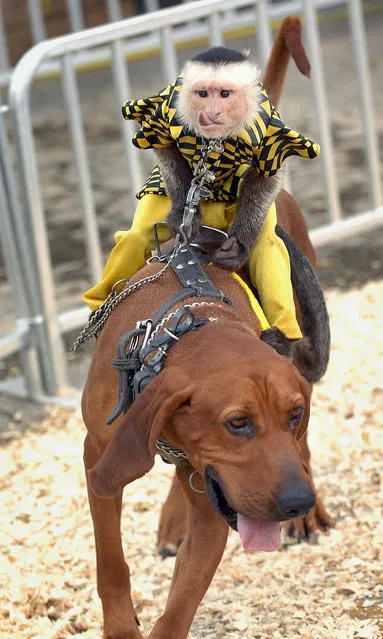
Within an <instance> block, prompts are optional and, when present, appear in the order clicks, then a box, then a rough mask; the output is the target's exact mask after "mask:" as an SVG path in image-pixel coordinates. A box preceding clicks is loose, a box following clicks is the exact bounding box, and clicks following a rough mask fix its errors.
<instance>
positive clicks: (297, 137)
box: [122, 77, 319, 202]
mask: <svg viewBox="0 0 383 639" xmlns="http://www.w3.org/2000/svg"><path fill="white" fill-rule="evenodd" d="M181 86H182V77H179V78H177V80H176V82H175V83H174V84H170V85H169V86H168V87H166V89H164V90H163V91H160V92H159V93H157V94H156V95H154V96H153V97H149V98H143V99H140V100H131V101H128V102H125V104H124V105H123V107H122V114H123V116H124V118H125V119H126V120H136V121H137V122H138V123H139V124H140V127H141V128H140V130H139V131H138V132H137V133H136V135H135V136H134V137H133V144H134V145H135V146H136V147H138V148H139V149H158V148H163V147H167V146H170V145H172V144H177V146H178V148H179V150H180V152H181V154H182V155H183V157H184V158H185V159H186V160H187V162H188V164H189V165H190V167H191V169H192V170H194V168H195V167H196V165H197V163H198V161H199V160H200V157H201V147H202V144H203V139H202V138H201V137H197V136H195V135H192V134H190V131H188V128H187V126H185V125H183V124H182V122H180V121H179V120H178V118H177V95H178V92H179V90H180V88H181ZM260 87H261V101H260V107H259V113H258V116H257V118H256V120H254V122H253V124H252V125H251V127H249V128H246V129H243V131H242V132H241V133H240V135H238V137H235V138H234V137H232V138H227V139H226V140H224V141H223V144H224V151H223V153H217V152H211V153H209V157H208V161H207V167H208V169H209V170H211V171H213V173H214V174H215V179H214V181H213V182H212V183H211V184H209V189H210V190H211V194H210V196H209V199H210V200H213V201H215V202H234V201H235V200H236V199H237V198H238V193H239V189H240V186H241V178H242V176H243V174H244V173H245V171H246V170H247V169H248V168H249V166H250V165H254V166H255V168H256V170H257V171H258V172H259V173H260V174H261V175H264V176H271V175H274V174H275V173H276V172H277V171H278V169H279V168H280V166H281V164H282V162H283V160H284V159H285V158H287V157H289V156H290V155H300V156H301V157H303V158H315V157H316V156H318V155H319V145H318V144H316V143H315V142H312V141H311V140H309V139H307V138H305V137H304V136H303V135H301V134H300V133H298V132H297V131H294V130H293V129H290V128H289V127H287V126H285V124H284V123H283V122H282V121H281V119H280V117H279V113H278V111H277V109H276V108H275V107H274V106H273V105H272V103H271V102H270V98H269V96H268V92H267V89H265V88H264V87H263V85H260ZM147 193H156V194H158V195H165V194H166V189H165V183H164V181H163V179H162V177H161V173H160V170H159V168H158V166H156V167H155V168H154V169H153V171H152V173H151V174H150V176H149V178H148V180H147V181H146V182H145V184H144V186H143V187H142V189H141V190H140V191H139V193H138V194H137V197H138V198H142V197H143V196H144V195H145V194H147Z"/></svg>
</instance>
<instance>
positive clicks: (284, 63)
mask: <svg viewBox="0 0 383 639" xmlns="http://www.w3.org/2000/svg"><path fill="white" fill-rule="evenodd" d="M290 57H292V58H293V60H294V61H295V64H296V65H297V67H298V69H299V71H300V72H301V73H302V74H303V75H305V76H306V77H307V78H309V77H310V62H309V61H308V59H307V56H306V51H305V48H304V46H303V43H302V39H301V21H300V19H299V18H296V17H294V16H289V17H288V18H285V19H284V20H283V22H282V24H281V26H280V28H279V31H278V33H277V35H276V38H275V40H274V44H273V48H272V50H271V53H270V57H269V61H268V63H267V66H266V69H265V72H264V74H263V80H262V82H263V84H264V85H265V87H266V89H268V91H269V94H270V100H271V102H272V103H273V104H274V106H276V107H278V104H279V101H280V98H281V93H282V89H283V85H284V82H285V77H286V73H287V67H288V66H289V60H290Z"/></svg>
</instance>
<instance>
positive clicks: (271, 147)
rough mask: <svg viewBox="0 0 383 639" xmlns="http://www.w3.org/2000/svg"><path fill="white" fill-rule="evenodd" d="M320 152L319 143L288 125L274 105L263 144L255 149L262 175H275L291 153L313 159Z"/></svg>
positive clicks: (255, 157) (255, 161)
mask: <svg viewBox="0 0 383 639" xmlns="http://www.w3.org/2000/svg"><path fill="white" fill-rule="evenodd" d="M319 153H320V147H319V144H317V143H316V142H313V141H312V140H309V139H308V138H305V137H304V136H303V135H301V134H300V133H298V131H294V129H290V128H289V127H288V126H286V125H285V124H284V123H283V122H282V120H281V118H280V116H279V113H278V111H277V109H276V108H275V107H274V106H273V107H272V111H271V117H270V121H269V123H268V126H267V129H266V132H265V135H264V136H263V139H262V141H261V144H260V145H259V146H257V147H256V148H255V149H254V161H253V163H254V166H255V168H256V170H257V171H258V172H259V173H260V174H261V175H265V176H266V177H268V176H272V175H275V173H276V172H277V171H278V169H280V167H281V165H282V162H283V161H284V160H285V159H286V158H287V157H289V156H290V155H299V156H300V157H302V158H306V159H312V158H316V157H317V156H318V155H319Z"/></svg>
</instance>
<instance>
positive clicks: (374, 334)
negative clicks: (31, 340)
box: [0, 282, 383, 639]
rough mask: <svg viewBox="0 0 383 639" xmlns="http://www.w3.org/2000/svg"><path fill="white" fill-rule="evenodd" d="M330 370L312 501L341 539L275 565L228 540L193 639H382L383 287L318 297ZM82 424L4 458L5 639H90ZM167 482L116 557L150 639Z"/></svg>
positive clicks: (145, 493) (149, 490)
mask: <svg viewBox="0 0 383 639" xmlns="http://www.w3.org/2000/svg"><path fill="white" fill-rule="evenodd" d="M327 301H328V307H329V310H330V314H331V325H332V358H331V365H330V367H329V370H328V372H327V374H326V376H325V379H324V380H323V381H322V382H321V383H320V384H318V385H317V387H316V390H315V393H314V400H313V409H312V417H311V422H310V433H311V435H310V443H311V448H312V457H313V467H314V473H315V478H316V483H317V488H318V491H319V492H320V494H321V495H322V496H323V499H324V501H325V504H326V506H327V508H328V509H329V511H330V512H331V514H332V515H333V516H334V517H335V519H336V528H335V529H334V530H332V531H331V532H330V533H329V534H328V535H325V534H321V535H318V537H317V538H316V539H314V543H312V544H310V545H308V544H304V543H303V544H295V545H288V546H286V547H285V548H283V549H282V550H280V551H278V552H275V553H272V554H264V553H258V554H250V553H246V552H244V551H243V549H242V547H241V544H240V542H239V538H238V535H237V534H236V533H234V532H231V533H230V537H229V542H228V545H227V549H226V552H225V555H224V559H223V561H222V563H221V565H220V568H219V570H218V572H217V574H216V576H215V579H214V581H213V583H212V585H211V587H210V589H209V591H208V593H207V595H206V596H205V599H204V601H203V602H202V604H201V606H200V608H199V611H198V614H197V616H196V619H195V621H194V624H193V626H192V630H191V633H190V639H216V638H220V637H225V638H227V639H246V638H247V639H250V638H251V639H377V638H379V637H382V636H383V624H382V613H383V608H382V606H383V575H382V560H383V551H382V536H381V535H382V523H381V510H380V506H381V503H382V501H381V497H382V494H381V474H380V473H381V468H382V459H383V454H382V448H383V431H382V421H383V386H382V378H383V333H382V320H381V317H382V308H383V282H375V283H370V284H368V285H367V286H365V287H364V288H363V290H361V291H360V290H355V291H349V292H347V293H342V294H341V293H339V292H336V291H332V292H329V293H328V294H327ZM83 437H84V427H83V424H82V422H81V418H80V415H79V414H73V413H66V412H65V411H63V410H59V409H50V416H49V418H48V419H47V420H45V421H44V423H43V424H36V425H32V426H31V428H30V429H29V430H28V431H27V432H26V433H25V434H23V435H22V436H21V435H20V436H19V437H17V429H16V427H15V432H14V438H13V439H12V440H11V441H9V442H7V443H5V445H3V446H2V448H1V449H0V486H1V491H2V492H1V504H0V516H1V530H0V546H1V557H0V619H1V623H0V637H1V639H9V638H10V637H12V638H15V639H22V638H24V637H25V638H28V639H46V638H50V639H66V638H73V637H78V638H81V639H97V638H100V637H101V636H102V630H101V609H100V603H99V601H98V597H97V593H96V586H95V554H94V543H93V532H92V527H91V521H90V515H89V511H88V505H87V498H86V491H85V483H84V476H83V470H82V441H83ZM171 473H172V469H171V468H169V467H167V466H166V465H165V464H163V463H162V462H161V461H160V460H159V461H158V462H156V465H155V468H154V469H153V471H152V472H151V473H150V474H149V476H147V477H145V478H143V479H142V480H140V481H138V482H136V483H134V484H133V485H132V486H130V487H128V488H127V489H126V493H125V505H124V513H123V530H124V546H125V550H126V556H127V559H128V562H129V564H130V566H131V569H132V582H133V598H134V603H135V605H136V608H137V614H138V616H139V618H140V622H141V628H142V631H143V634H144V635H145V636H147V635H148V634H149V632H150V629H151V627H152V625H153V623H154V621H155V619H156V618H157V617H158V616H159V614H160V613H161V610H162V609H163V607H164V604H165V598H166V593H167V590H168V586H169V582H170V578H171V574H172V570H173V565H174V559H172V558H171V559H167V560H166V561H161V560H160V559H159V557H158V556H157V554H156V548H155V543H156V529H157V522H158V515H159V510H160V507H161V503H162V502H163V500H164V498H165V496H166V494H167V489H168V485H169V477H170V475H171Z"/></svg>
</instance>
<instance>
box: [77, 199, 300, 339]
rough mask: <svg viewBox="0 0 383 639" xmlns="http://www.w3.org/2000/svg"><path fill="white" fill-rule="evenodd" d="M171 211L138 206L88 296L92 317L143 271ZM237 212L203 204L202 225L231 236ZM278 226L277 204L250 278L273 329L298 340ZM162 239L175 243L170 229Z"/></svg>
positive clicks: (151, 203)
mask: <svg viewBox="0 0 383 639" xmlns="http://www.w3.org/2000/svg"><path fill="white" fill-rule="evenodd" d="M169 210H170V201H169V198H168V197H167V196H165V195H145V196H144V197H143V198H142V199H141V200H140V201H139V204H138V206H137V209H136V213H135V215H134V219H133V223H132V226H131V229H130V230H129V231H118V232H117V233H116V234H115V236H114V238H115V241H116V246H115V247H114V248H113V250H112V252H111V254H110V256H109V259H108V261H107V263H106V266H105V269H104V273H103V276H102V280H101V282H99V283H98V284H96V286H93V288H91V289H89V291H87V292H86V293H85V295H84V300H85V302H86V303H87V304H88V306H89V307H90V309H91V310H92V311H94V310H96V309H97V308H98V307H99V306H100V304H101V303H102V302H103V301H104V300H105V298H106V297H107V296H108V294H109V293H110V291H111V288H112V286H113V284H115V283H116V282H117V281H118V280H121V279H123V278H130V277H132V275H134V273H136V272H137V271H138V270H139V269H140V268H141V267H142V266H144V264H145V262H146V260H147V259H148V257H150V255H151V252H152V250H153V249H154V248H155V241H154V234H153V224H154V223H155V222H162V221H165V220H166V216H167V214H168V212H169ZM235 211H236V205H235V204H230V203H225V202H202V221H203V223H204V224H206V225H207V226H213V227H214V228H217V229H225V230H226V229H227V228H228V227H229V226H230V224H231V223H232V221H233V219H234V216H235ZM276 223H277V216H276V210H275V204H273V205H272V206H271V207H270V210H269V212H268V214H267V216H266V220H265V223H264V225H263V228H262V231H261V233H260V235H259V237H258V239H257V241H256V243H255V245H254V247H253V249H252V251H251V253H250V256H249V271H250V277H251V281H252V282H253V284H254V286H255V287H256V289H257V290H258V294H259V298H260V302H261V306H262V308H263V311H264V313H265V315H266V318H267V320H268V322H269V324H270V326H277V327H278V328H279V329H280V330H281V331H282V332H283V333H284V334H285V335H286V337H288V338H289V339H291V340H296V339H300V338H301V337H302V333H301V330H300V328H299V325H298V323H297V320H296V317H295V307H294V299H293V290H292V285H291V280H290V259H289V255H288V252H287V249H286V247H285V245H284V243H283V241H282V240H281V239H280V238H279V237H278V236H277V235H276V234H275V225H276ZM159 239H160V242H165V241H166V240H168V239H170V232H169V230H168V229H167V227H164V228H161V227H159Z"/></svg>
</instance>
